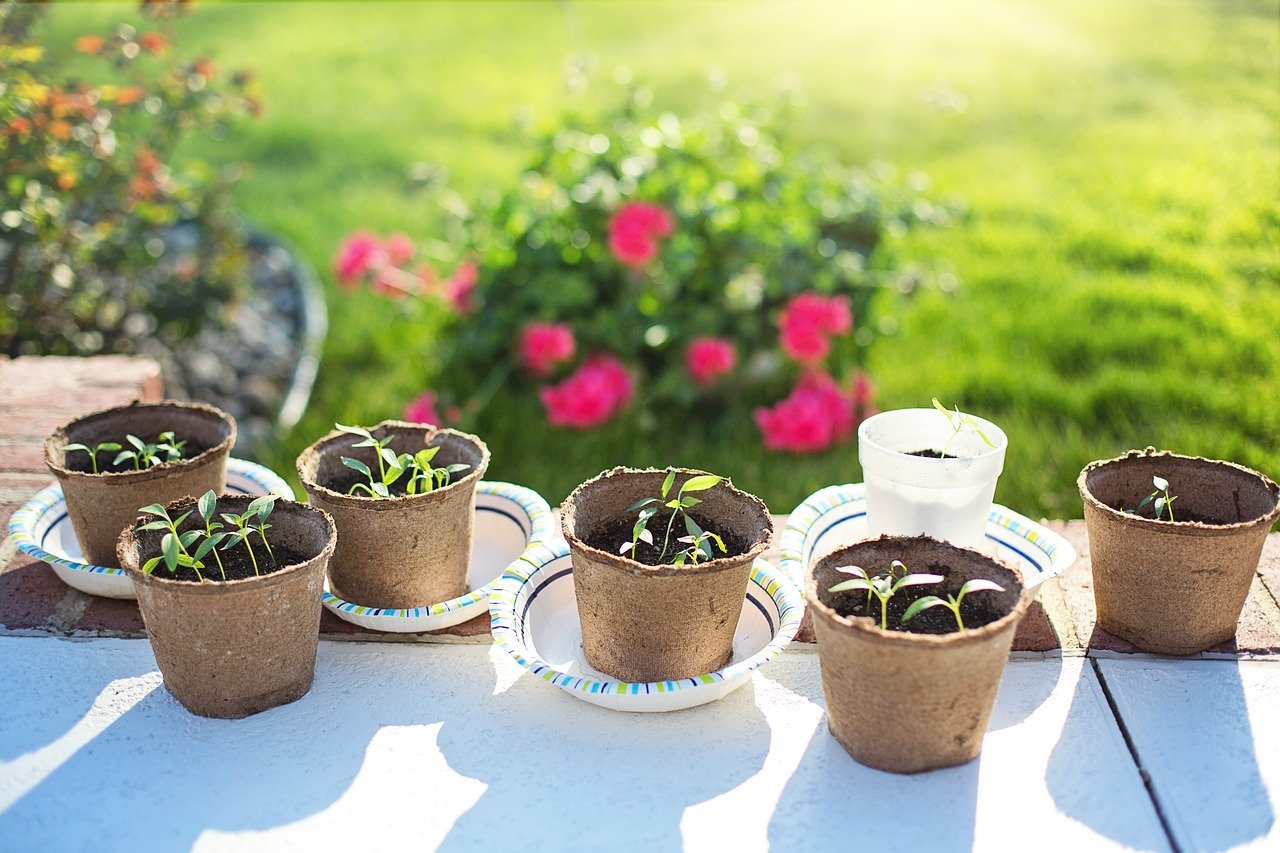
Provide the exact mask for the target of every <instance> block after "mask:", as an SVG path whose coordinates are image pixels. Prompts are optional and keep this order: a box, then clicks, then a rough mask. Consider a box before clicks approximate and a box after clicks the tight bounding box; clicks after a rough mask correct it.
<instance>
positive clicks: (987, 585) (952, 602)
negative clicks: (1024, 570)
mask: <svg viewBox="0 0 1280 853" xmlns="http://www.w3.org/2000/svg"><path fill="white" fill-rule="evenodd" d="M939 580H941V578H939ZM983 590H990V591H992V592H1004V587H1002V586H1000V584H998V583H996V582H995V581H989V580H984V579H983V578H974V579H973V580H967V581H965V582H964V585H963V586H961V587H960V591H959V592H958V593H956V594H955V595H948V596H947V597H946V599H941V598H939V597H938V596H936V595H926V596H925V597H924V598H917V599H916V600H915V601H913V602H911V606H910V607H908V608H907V612H906V613H903V614H902V621H903V623H904V624H905V623H907V622H910V621H911V620H912V619H913V618H914V617H916V616H917V615H919V614H920V613H923V612H924V611H926V610H928V609H929V608H930V607H945V608H947V609H948V610H950V611H951V612H952V613H953V614H955V617H956V625H958V626H959V628H960V630H961V631H963V630H964V620H963V619H961V618H960V602H962V601H964V597H965V596H966V595H968V594H969V593H971V592H982V591H983Z"/></svg>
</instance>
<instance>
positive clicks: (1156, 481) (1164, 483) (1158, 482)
mask: <svg viewBox="0 0 1280 853" xmlns="http://www.w3.org/2000/svg"><path fill="white" fill-rule="evenodd" d="M1151 485H1153V486H1155V487H1156V488H1157V489H1159V490H1160V491H1162V492H1167V491H1169V481H1168V480H1166V479H1165V478H1164V477H1152V478H1151Z"/></svg>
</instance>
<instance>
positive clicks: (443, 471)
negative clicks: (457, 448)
mask: <svg viewBox="0 0 1280 853" xmlns="http://www.w3.org/2000/svg"><path fill="white" fill-rule="evenodd" d="M334 427H335V428H337V429H340V430H342V431H343V432H345V433H349V434H351V435H355V436H359V437H360V439H361V440H360V441H359V442H357V443H356V444H354V445H352V446H353V447H372V448H373V452H374V455H375V456H376V457H377V460H378V473H377V474H376V475H375V474H374V473H373V471H372V470H371V469H370V468H369V466H368V465H366V464H364V463H363V462H361V461H360V460H359V459H352V458H351V457H350V456H343V457H342V464H343V465H346V466H347V467H348V468H350V469H352V470H353V471H358V472H360V473H361V474H364V475H365V476H366V477H368V478H369V482H367V483H356V484H355V485H353V486H352V487H351V488H350V489H348V490H347V494H349V495H354V494H356V493H357V492H360V491H363V492H365V493H367V494H368V496H369V497H371V498H389V497H391V487H392V486H394V485H395V484H396V483H398V482H399V481H400V478H401V477H403V476H404V475H405V474H408V475H409V479H408V480H407V481H406V482H405V494H407V495H425V494H427V493H428V492H430V491H432V490H434V489H439V488H443V487H445V486H447V485H449V483H450V481H451V480H452V479H453V475H454V474H457V473H459V472H462V471H465V470H467V468H468V467H470V466H468V465H464V464H462V463H460V462H455V463H453V464H451V465H446V466H444V467H443V468H433V467H432V466H431V460H432V459H434V458H435V456H436V454H437V453H439V452H440V448H439V447H438V446H437V447H424V448H423V449H422V450H419V451H418V452H417V453H413V454H410V453H401V454H399V455H397V454H396V452H395V451H394V450H392V449H391V448H390V447H389V446H388V445H389V444H391V438H390V437H387V438H385V439H383V440H381V441H379V440H378V439H376V438H374V437H373V434H372V433H370V432H369V431H368V430H367V429H365V428H364V427H358V426H344V425H343V424H334Z"/></svg>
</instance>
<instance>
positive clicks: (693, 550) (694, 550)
mask: <svg viewBox="0 0 1280 853" xmlns="http://www.w3.org/2000/svg"><path fill="white" fill-rule="evenodd" d="M676 541H677V542H684V543H685V544H686V546H687V547H686V548H685V549H684V550H683V551H680V552H679V553H677V554H676V556H675V558H674V559H673V560H672V563H673V564H674V565H677V566H683V565H684V564H685V563H686V562H689V563H693V564H694V565H695V566H696V565H697V564H698V562H699V561H701V560H710V559H711V558H712V557H714V556H715V554H714V552H712V550H711V543H713V542H714V543H715V545H716V547H717V548H719V549H720V553H721V554H724V553H727V552H728V550H729V549H728V548H726V547H725V545H724V540H723V539H721V538H720V537H719V536H717V535H715V534H714V533H712V532H711V531H710V530H704V531H702V532H701V533H700V534H698V535H697V536H692V535H690V536H681V537H680V538H679V539H677V540H676Z"/></svg>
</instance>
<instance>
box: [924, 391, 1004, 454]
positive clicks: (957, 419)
mask: <svg viewBox="0 0 1280 853" xmlns="http://www.w3.org/2000/svg"><path fill="white" fill-rule="evenodd" d="M933 407H934V408H935V409H937V410H938V411H939V412H942V414H943V416H944V417H946V419H947V423H948V424H950V425H951V437H950V438H948V439H947V443H946V444H945V445H943V447H942V455H943V456H946V455H947V451H948V450H950V449H951V445H952V443H953V442H954V441H955V440H956V436H958V435H960V433H962V432H971V433H973V434H974V435H976V436H977V437H978V438H980V439H982V443H983V444H985V445H986V446H987V447H990V448H991V449H993V450H994V449H995V446H996V443H995V442H994V441H992V440H991V439H990V438H989V437H988V436H987V434H986V432H984V431H983V429H982V427H980V426H978V422H977V421H976V420H974V418H973V417H972V416H971V415H966V414H965V413H964V412H961V411H960V407H959V406H956V408H955V410H954V411H953V410H951V409H948V408H947V407H946V406H944V405H942V403H940V402H938V398H937V397H934V398H933Z"/></svg>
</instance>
